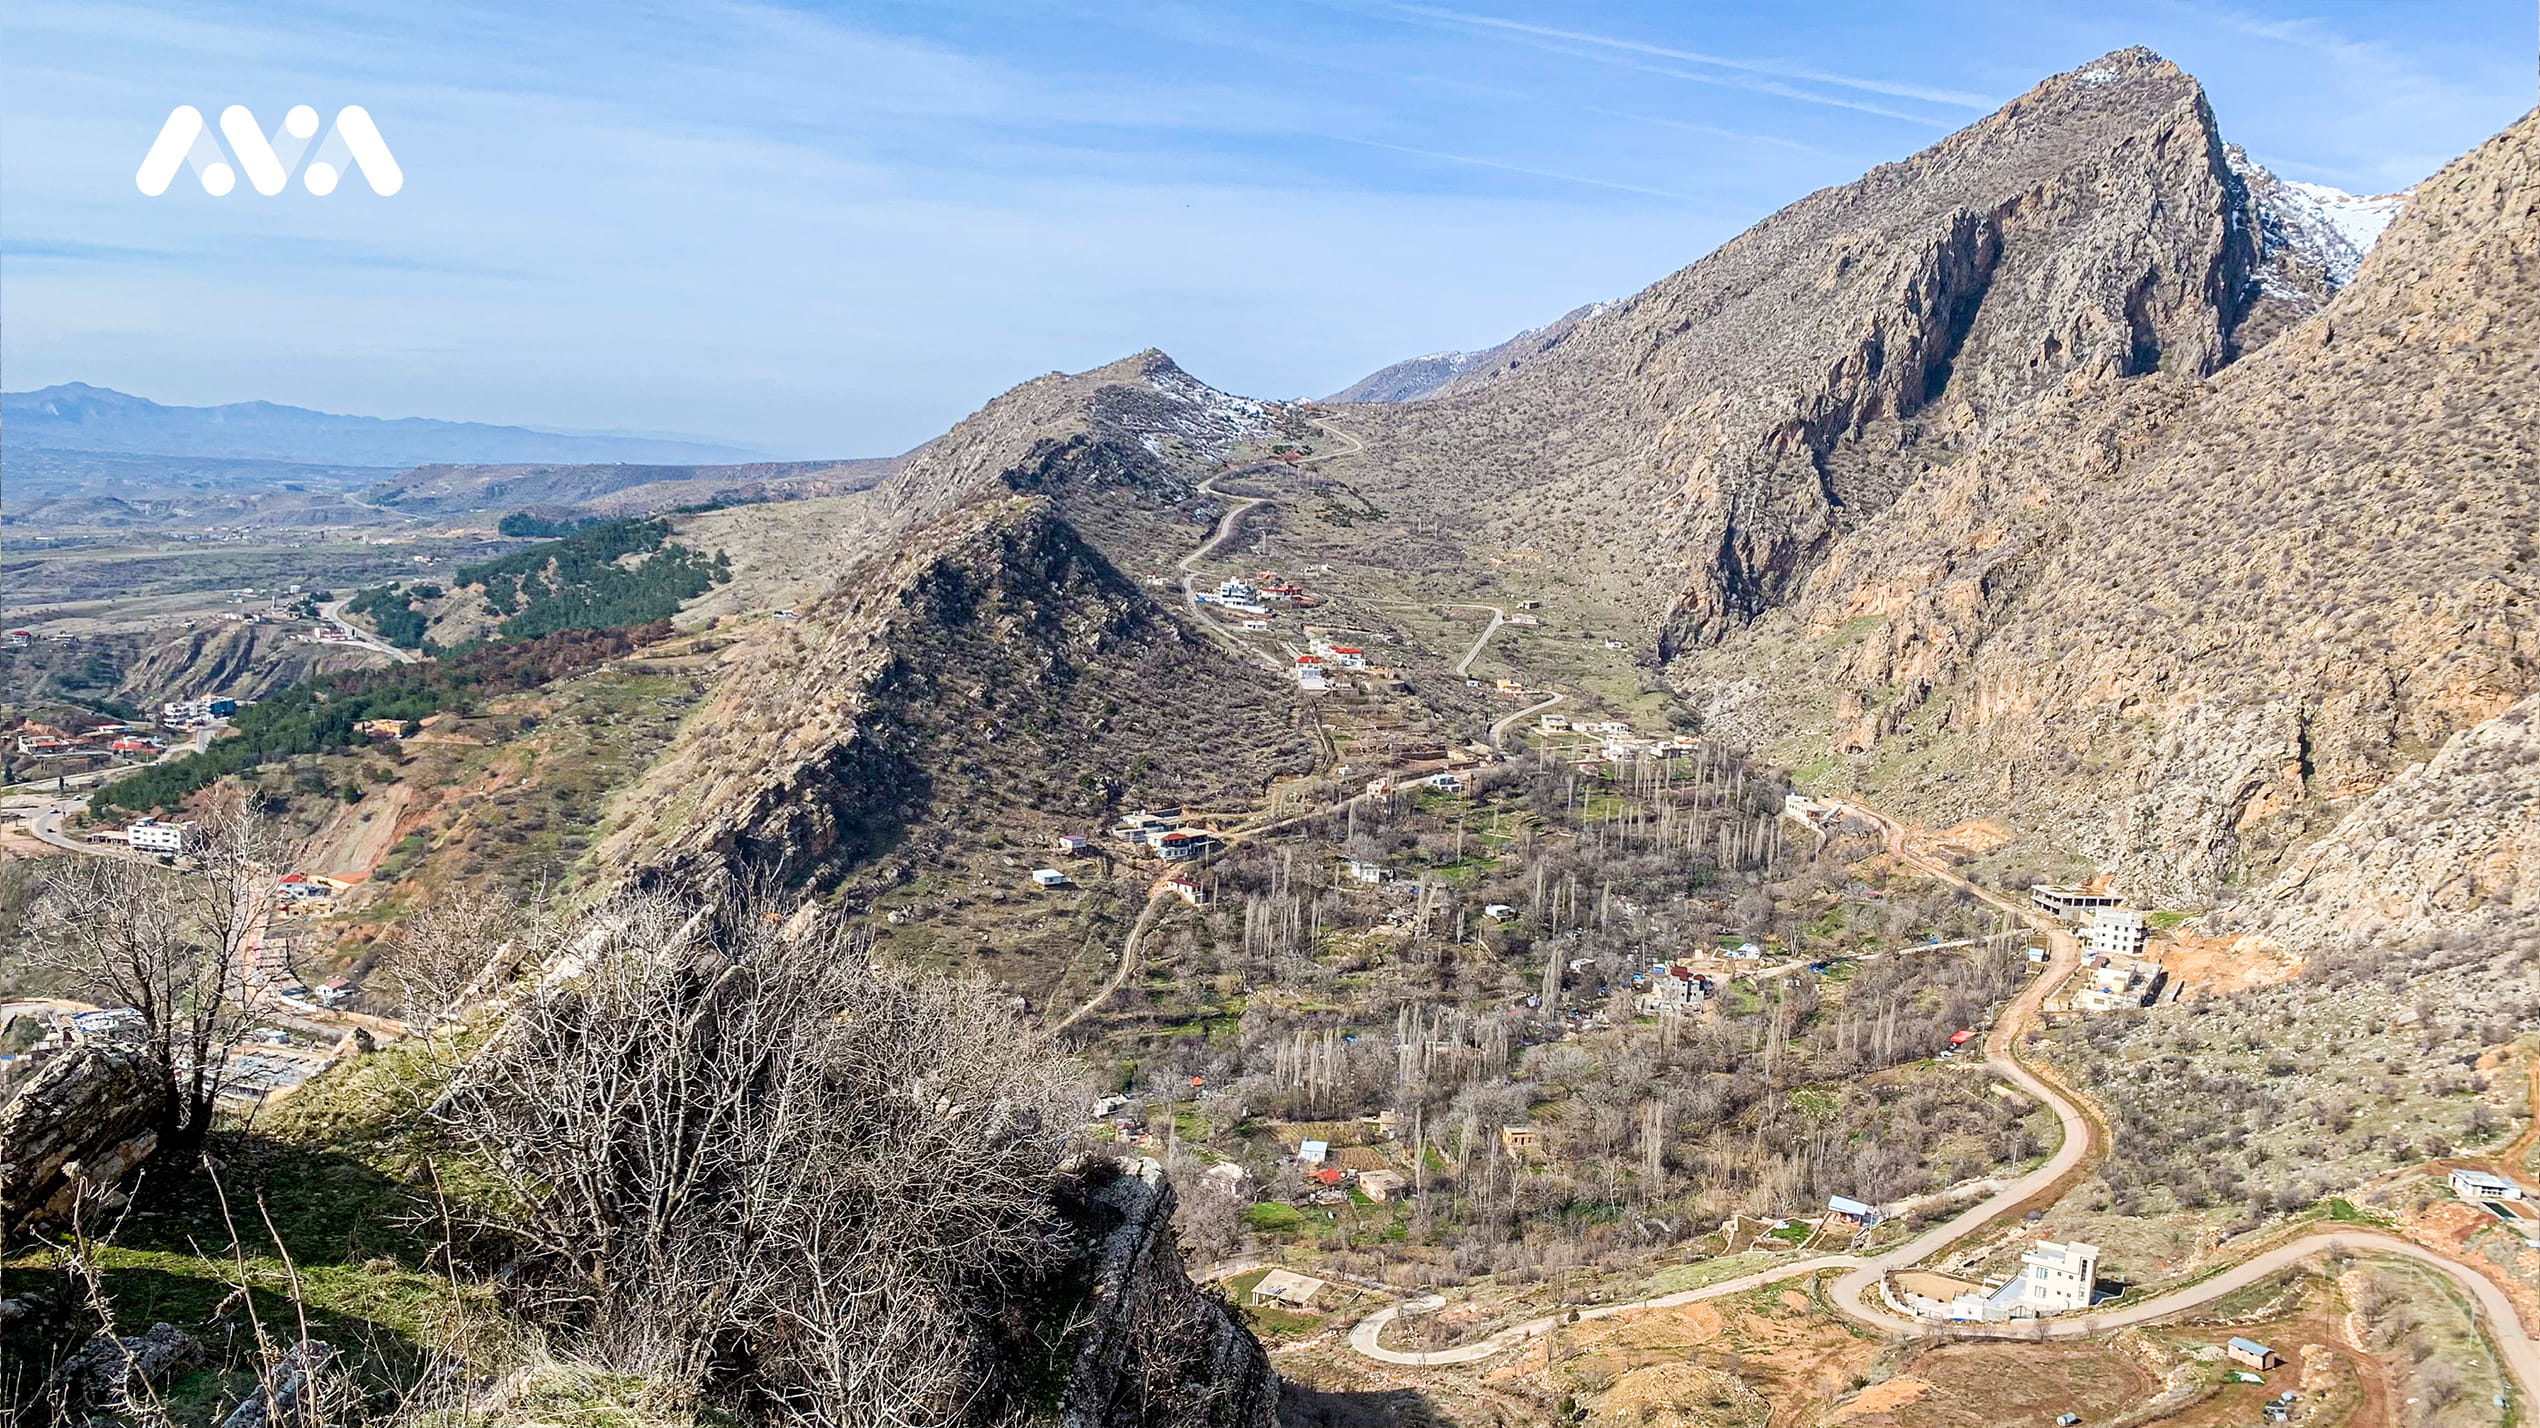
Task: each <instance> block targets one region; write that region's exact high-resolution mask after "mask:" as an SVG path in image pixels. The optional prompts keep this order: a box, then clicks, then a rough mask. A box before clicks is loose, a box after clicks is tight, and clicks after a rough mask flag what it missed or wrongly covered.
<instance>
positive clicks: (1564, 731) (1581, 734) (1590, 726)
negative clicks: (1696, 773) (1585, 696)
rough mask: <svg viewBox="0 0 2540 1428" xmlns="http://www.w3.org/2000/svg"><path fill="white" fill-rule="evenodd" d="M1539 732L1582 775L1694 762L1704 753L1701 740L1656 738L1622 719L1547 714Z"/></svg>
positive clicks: (1539, 725)
mask: <svg viewBox="0 0 2540 1428" xmlns="http://www.w3.org/2000/svg"><path fill="white" fill-rule="evenodd" d="M1538 728H1539V730H1540V732H1541V736H1542V741H1543V743H1544V744H1545V745H1546V746H1547V747H1549V746H1551V745H1552V744H1553V743H1555V742H1556V739H1557V741H1558V742H1559V743H1560V745H1561V750H1562V756H1563V757H1565V758H1568V759H1570V760H1571V761H1572V763H1573V765H1574V766H1575V767H1576V768H1577V769H1578V770H1579V771H1580V772H1581V773H1601V772H1603V771H1604V769H1605V767H1606V766H1608V765H1615V764H1623V765H1629V764H1635V763H1639V762H1640V761H1642V760H1644V759H1681V758H1690V757H1692V756H1693V755H1695V754H1698V753H1700V752H1701V751H1702V745H1701V743H1700V741H1699V740H1695V739H1690V738H1676V737H1669V738H1658V737H1653V736H1651V735H1647V734H1642V733H1638V732H1636V731H1635V730H1634V729H1633V728H1632V726H1631V725H1630V724H1628V723H1626V722H1624V721H1623V720H1620V719H1572V718H1570V717H1569V716H1568V715H1565V714H1546V715H1544V716H1543V717H1542V718H1541V719H1540V720H1539V721H1538Z"/></svg>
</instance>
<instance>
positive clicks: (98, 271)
mask: <svg viewBox="0 0 2540 1428" xmlns="http://www.w3.org/2000/svg"><path fill="white" fill-rule="evenodd" d="M2129 44H2146V45H2150V46H2151V47H2153V48H2154V49H2157V50H2159V51H2160V52H2161V53H2163V54H2165V55H2167V56H2169V57H2170V58H2171V59H2173V60H2175V61H2177V62H2178V63H2179V64H2180V65H2181V66H2183V67H2184V68H2186V69H2187V70H2188V71H2189V72H2190V73H2192V74H2195V75H2196V76H2197V77H2198V78H2200V79H2201V80H2202V81H2204V83H2205V85H2206V88H2207V90H2208V92H2209V93H2210V94H2211V95H2212V98H2213V103H2214V107H2215V110H2216V112H2217V114H2218V115H2219V117H2220V119H2221V123H2222V126H2223V130H2224V133H2225V135H2226V136H2227V137H2230V138H2233V139H2235V140H2237V141H2238V142H2240V143H2242V144H2243V145H2244V146H2246V147H2247V148H2248V149H2249V150H2250V151H2251V152H2252V153H2254V154H2255V155H2256V156H2257V157H2258V158H2259V159H2260V160H2261V161H2262V162H2265V163H2267V164H2268V165H2269V166H2270V167H2273V168H2275V169H2276V170H2277V171H2278V172H2279V173H2282V174H2284V175H2285V176H2287V177H2290V178H2296V179H2303V180H2309V181H2313V182H2319V183H2326V184H2331V185H2335V186H2337V187H2341V188H2346V189H2350V190H2356V191H2364V192H2378V191H2384V190H2388V189H2391V188H2396V187H2400V186H2404V185H2406V184H2408V183H2411V182H2414V181H2415V180H2416V179H2418V178H2421V177H2423V176H2424V175H2425V174H2427V173H2429V172H2431V171H2432V170H2434V169H2435V168H2437V167H2439V166H2440V165H2441V164H2443V163H2444V162H2445V161H2447V160H2449V159H2450V158H2452V157H2453V156H2454V155H2456V154H2458V153H2460V152H2461V151H2462V150H2465V149H2467V148H2468V147H2470V146H2471V145H2473V144H2475V143H2477V142H2478V141H2479V140H2481V139H2483V138H2485V137H2486V136H2487V135H2488V134H2490V133H2492V132H2494V131H2495V130H2497V129H2499V128H2501V127H2503V126H2504V125H2505V124H2507V123H2509V122H2511V121H2512V120H2513V119H2514V118H2515V117H2517V116H2518V115H2519V114H2521V113H2522V112H2523V111H2524V110H2525V109H2527V108H2529V107H2530V105H2531V103H2532V99H2533V81H2532V69H2531V66H2532V56H2533V53H2534V50H2535V34H2534V20H2533V11H2532V8H2531V6H2530V5H2529V4H2528V3H2526V2H2525V0H2475V3H2459V2H2458V0H2398V3H2370V2H2369V0H2346V2H2345V3H2317V0H2314V3H2281V4H2276V3H2258V2H2257V0H2244V3H2236V4H2224V3H2189V0H2125V3H2109V4H2098V3H2087V2H2086V0H2068V3H2058V4H2036V3H1946V4H1944V3H1925V4H1911V3H1865V4H1851V3H1820V4H1811V5H1797V4H1780V3H1773V4H1727V3H1722V4H1668V5H1661V4H1586V3H1580V4H1564V5H1557V6H1556V5H1535V6H1525V5H1518V4H1513V3H1509V0H1496V3H1485V0H1442V2H1441V3H1438V4H1428V3H1407V0H1317V2H1316V3H1292V2H1291V0H1256V2H1255V3H1245V4H1240V5H1236V4H1226V5H1181V4H1137V3H1133V0H1121V3H1103V4H1083V5H1071V4H1029V5H1027V4H1001V3H992V2H991V3H965V0H928V3H923V4H888V3H873V4H855V5H795V6H788V5H775V4H760V3H715V0H708V3H697V4H687V5H680V6H674V7H667V8H650V7H647V6H645V5H642V4H640V3H627V4H594V5H587V6H585V5H539V4H534V3H524V4H503V5H482V6H480V5H474V4H469V3H435V4H433V5H430V6H406V7H396V8H395V9H394V10H393V11H392V10H391V8H390V7H385V6H378V5H374V4H366V3H365V4H342V5H329V4H313V3H305V0H277V2H276V3H262V4H257V5H253V6H230V5H218V4H202V5H134V4H127V3H116V0H11V3H10V4H9V6H8V8H7V12H6V20H5V27H4V28H0V225H4V226H0V318H5V328H0V364H4V365H5V370H0V379H5V382H6V385H7V386H8V387H9V388H10V389H11V390H23V389H26V388H30V387H36V386H42V385H46V384H49V383H53V382H58V381H70V380H84V381H89V382H94V383H97V384H99V385H104V386H113V387H118V388H122V389H124V390H127V391H132V392H137V393H139V394H141V395H144V396H148V397H152V398H155V399H157V400H160V401H166V402H181V403H188V404H200V403H214V402H226V401H240V400H248V399H254V398H263V399H267V400H273V401H281V402H289V403H293V404H296V405H302V406H312V407H318V408H322V409H325V410H330V411H344V412H356V413H362V414H367V415H381V416H436V417H445V418H452V419H462V420H477V421H497V422H514V423H523V424H534V425H543V426H558V427H572V428H613V429H636V430H668V431H680V432H690V433H697V434H702V435H708V436H713V437H719V438H723V439H728V440H733V441H737V442H740V443H743V444H746V445H751V446H756V447H760V448H763V449H767V450H770V451H774V452H778V453H780V454H785V455H803V456H809V455H867V454H879V453H883V452H888V451H895V450H899V449H902V448H905V447H907V446H909V445H912V444H914V443H916V442H918V441H921V440H923V439H925V438H926V437H928V436H931V435H933V434H935V433H936V432H938V431H940V430H942V429H943V428H944V427H945V426H947V425H949V424H950V423H951V422H953V421H955V420H957V419H959V418H960V417H961V416H962V415H963V414H965V413H966V412H968V411H970V410H972V409H973V408H975V407H976V406H978V405H979V403H981V402H982V401H984V400H986V399H987V398H988V397H990V396H992V395H994V394H995V393H996V392H998V391H1000V390H1002V389H1004V388H1005V387H1007V386H1010V385H1012V384H1013V383H1015V382H1017V381H1020V380H1023V379H1025V378H1027V377H1030V376H1033V375H1035V374H1037V373H1040V372H1044V371H1048V370H1051V369H1053V368H1063V369H1068V370H1074V369H1077V368H1082V367H1087V366H1092V365H1095V364H1098V363H1101V362H1105V361H1108V360H1111V359H1112V358H1115V357H1118V356H1121V355H1123V354H1126V353H1128V352H1131V351H1134V350H1136V349H1138V348H1141V347H1145V346H1150V345H1152V346H1158V347H1162V348H1164V349H1165V350H1166V351H1168V352H1171V353H1172V354H1173V355H1174V356H1175V357H1176V358H1177V359H1179V360H1180V361H1181V362H1182V364H1183V365H1184V366H1185V367H1188V368H1189V369H1191V370H1192V371H1193V372H1195V373H1196V374H1198V375H1199V376H1201V377H1203V378H1205V379H1207V380H1209V381H1212V382H1215V383H1217V384H1218V385H1220V386H1224V387H1228V388H1231V389H1234V390H1237V391H1241V392H1245V393H1249V394H1254V395H1264V396H1293V395H1312V394H1319V393H1322V392H1326V391H1329V390H1332V389H1333V388H1336V387H1338V386H1340V385H1342V384H1344V383H1346V382H1348V381H1350V380H1352V379H1353V378H1355V377H1357V376H1359V375H1360V374H1362V373H1363V372H1365V371H1367V370H1369V369H1371V368H1374V367H1377V366H1381V365H1383V364H1384V363H1386V362H1389V361H1392V360H1395V359H1397V358H1400V357H1405V356H1410V355H1414V354H1417V353H1421V352H1426V351H1431V350H1435V349H1439V348H1446V347H1474V346H1482V345H1487V344H1489V343H1492V342H1495V341H1498V340H1500V339H1501V338H1504V337H1506V336H1507V335H1509V334H1510V333H1511V332H1514V331H1516V330H1517V329H1520V328H1523V327H1527V326H1530V325H1533V324H1535V323H1539V322H1542V321H1544V320H1546V319H1548V318H1551V317H1553V316H1555V315H1557V314H1559V313H1561V312H1562V311H1564V310H1566V309H1568V308H1570V307H1573V306H1576V305H1577V304H1579V303H1581V302H1586V301H1590V300H1593V299H1597V298H1604V297H1614V296H1620V295H1622V294H1625V293H1628V292H1631V291H1633V290H1635V289H1637V288H1639V287H1641V286H1643V285H1644V284H1646V283H1648V282H1650V281H1651V280H1653V279H1655V278H1657V277H1660V276H1662V275H1664V274H1665V273H1667V272H1669V271H1671V270H1673V269H1675V268H1677V267H1681V266H1683V265H1684V264H1686V263H1688V262H1691V261H1692V260H1694V259H1695V258H1697V257H1699V256H1701V254H1703V253H1704V252H1706V251H1708V250H1709V249H1710V248H1712V247H1714V246H1716V245H1717V244H1718V243H1719V242H1721V241H1722V240H1724V239H1726V238H1728V237H1730V236H1731V235H1733V234H1735V233H1736V232H1737V231H1738V230H1740V229H1742V228H1744V227H1745V226H1747V225H1748V224H1750V223H1752V222H1754V221H1755V220H1756V219H1758V218H1761V217H1762V216H1764V215H1765V214H1767V213H1769V212H1771V211H1772V210H1773V209H1775V208H1777V207H1779V206H1781V205H1782V204H1784V203H1787V202H1789V201H1791V200H1792V199H1794V198H1797V197H1799V196H1801V195H1802V194H1805V193H1807V192H1809V191H1810V190H1812V189H1816V188H1820V187H1823V186H1826V185H1828V184H1836V183H1843V182H1847V181H1849V180H1850V179H1852V178H1854V177H1856V176H1858V175H1859V174H1860V173H1861V172H1862V171H1863V170H1865V169H1867V168H1868V167H1870V166H1871V165H1873V164H1877V163H1881V162H1884V161H1887V160H1890V159H1895V158H1900V157H1902V156H1904V155H1906V154H1909V153H1911V152H1913V151H1914V150H1916V149H1919V148H1921V147H1923V146H1924V145H1926V144H1929V143H1931V142H1932V141H1934V140H1936V139H1938V138H1939V137H1941V136H1942V135H1943V134H1945V133H1947V132H1948V131H1949V130H1951V129H1954V128H1956V127H1959V126H1960V125H1962V124H1965V123H1967V122H1969V121H1971V120H1973V119H1975V118H1977V117H1980V116H1981V115H1982V114H1983V113H1985V112H1986V111H1988V110H1990V109H1991V108H1993V107H1994V106H1995V105H1997V104H1999V103H2000V102H2002V101H2003V100H2006V99H2008V98H2010V97H2012V96H2013V95H2015V94H2017V93H2019V92H2020V91H2022V90H2024V89H2026V88H2027V87H2028V86H2029V85H2031V84H2033V83H2035V82H2036V81H2037V80H2038V79H2041V78H2043V77H2044V76H2046V75H2048V74H2051V73H2054V72H2056V71H2059V70H2064V69H2070V68H2072V67H2074V66H2076V65H2079V64H2081V63H2084V62H2085V61H2087V60H2089V59H2091V58H2093V57H2095V56H2097V55H2099V54H2102V53H2105V52H2107V51H2109V50H2112V49H2117V48H2121V47H2123V46H2125V45H2129ZM181 103H191V104H194V105H196V106H197V107H198V108H201V109H202V110H203V111H204V112H205V113H206V114H216V113H217V111H218V110H219V108H220V107H221V106H223V105H226V104H230V103H241V104H245V105H247V106H248V107H249V108H251V109H252V110H254V111H255V113H256V114H257V116H258V117H259V118H260V119H261V120H262V121H263V122H264V123H265V124H266V125H268V126H270V125H273V124H276V123H278V122H279V120H280V116H281V114H282V113H283V111H284V110H285V109H287V108H288V107H289V106H291V105H292V104H295V103H308V104H312V105H314V106H316V107H317V108H318V109H319V110H320V111H321V112H323V113H325V114H328V115H332V114H333V113H334V111H335V110H336V108H337V107H339V106H341V105H345V104H360V105H363V106H365V107H366V108H368V109H369V111H370V112H371V113H372V115H373V116H374V117H375V118H376V119H377V121H378V123H379V125H380V128H381V130H382V131H383V133H384V134H385V136H386V138H387V141H388V143H389V144H390V145H391V146H392V147H393V148H394V149H395V151H396V154H397V157H398V160H399V162H400V163H401V164H402V166H403V167H404V170H405V173H406V186H405V188H404V190H403V191H402V192H401V193H399V194H397V195H396V196H394V197H390V198H381V197H378V196H376V195H374V194H372V193H371V192H370V191H369V190H368V189H367V188H366V187H364V186H363V185H362V184H361V183H360V182H359V181H358V180H348V181H347V183H346V185H345V187H344V188H343V189H342V190H341V191H339V192H338V193H336V194H335V195H333V196H331V197H327V198H316V197H313V196H310V195H308V194H305V193H302V192H300V191H299V190H298V189H297V188H296V187H295V188H293V189H290V190H287V191H286V192H285V193H284V194H282V195H280V196H277V197H272V198H265V197H259V196H257V195H254V194H253V193H251V192H249V191H248V190H247V189H246V188H245V187H244V186H243V185H242V186H241V187H240V189H239V191H238V192H236V193H234V194H232V195H230V196H228V197H225V198H213V197H210V196H209V195H206V194H205V193H203V192H202V190H201V189H200V187H199V186H198V185H196V184H195V183H194V182H193V180H192V179H191V178H190V176H187V175H183V174H180V176H179V178H178V180H177V182H176V184H175V186H174V187H172V188H171V189H170V190H169V191H168V193H167V194H166V195H164V196H162V197H159V198H147V197H144V196H143V195H141V194H140V193H139V192H138V191H137V190H136V188H135V187H134V184H133V179H132V175H133V170H134V168H135V167H136V166H137V165H138V164H139V162H140V159H141V155H142V154H143V152H144V151H145V150H146V149H147V148H148V147H149V144H150V141H151V139H152V138H153V137H154V136H155V134H156V133H157V130H158V127H159V124H160V122H161V121H162V120H163V119H164V118H165V117H166V115H167V113H168V111H169V109H170V108H172V107H173V106H175V105H177V104H181Z"/></svg>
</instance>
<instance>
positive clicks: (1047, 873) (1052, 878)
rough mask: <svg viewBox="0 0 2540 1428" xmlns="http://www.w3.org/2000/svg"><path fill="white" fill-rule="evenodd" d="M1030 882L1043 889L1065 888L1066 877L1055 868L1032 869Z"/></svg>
mask: <svg viewBox="0 0 2540 1428" xmlns="http://www.w3.org/2000/svg"><path fill="white" fill-rule="evenodd" d="M1032 881H1034V882H1036V883H1039V884H1040V885H1041V886H1042V887H1045V888H1063V887H1065V886H1067V875H1066V874H1065V873H1062V872H1060V871H1059V870H1058V869H1056V868H1034V869H1033V870H1032Z"/></svg>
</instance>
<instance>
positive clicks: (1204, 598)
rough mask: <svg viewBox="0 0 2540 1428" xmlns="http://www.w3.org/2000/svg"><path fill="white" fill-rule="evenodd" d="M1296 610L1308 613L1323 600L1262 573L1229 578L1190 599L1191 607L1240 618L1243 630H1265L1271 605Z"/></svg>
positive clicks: (1271, 572) (1276, 575) (1270, 572)
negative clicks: (1214, 589)
mask: <svg viewBox="0 0 2540 1428" xmlns="http://www.w3.org/2000/svg"><path fill="white" fill-rule="evenodd" d="M1272 601H1277V602H1278V603H1279V604H1281V605H1285V606H1289V607H1291V608H1294V609H1298V610H1311V609H1313V608H1315V607H1316V606H1318V605H1321V604H1322V603H1323V597H1322V596H1320V595H1315V594H1312V593H1310V592H1308V591H1307V590H1306V588H1305V587H1304V586H1302V585H1299V584H1297V583H1296V582H1295V581H1293V580H1282V579H1280V578H1279V572H1277V571H1275V570H1265V571H1262V572H1261V573H1260V574H1259V575H1257V576H1255V577H1254V578H1253V579H1251V580H1245V579H1242V578H1240V577H1236V576H1229V577H1227V578H1226V579H1224V580H1221V581H1219V582H1217V593H1215V594H1213V595H1212V594H1209V593H1207V592H1206V591H1201V592H1199V593H1196V594H1194V595H1192V596H1191V603H1192V604H1194V605H1215V606H1217V607H1219V608H1220V609H1224V610H1228V611H1231V612H1233V613H1234V614H1235V615H1237V616H1239V617H1242V618H1243V619H1244V620H1245V621H1246V624H1245V628H1247V629H1255V628H1257V629H1264V630H1266V629H1268V628H1270V625H1269V620H1270V617H1271V613H1272V609H1271V602H1272ZM1256 621H1257V622H1259V623H1258V624H1255V623H1253V622H1256Z"/></svg>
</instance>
